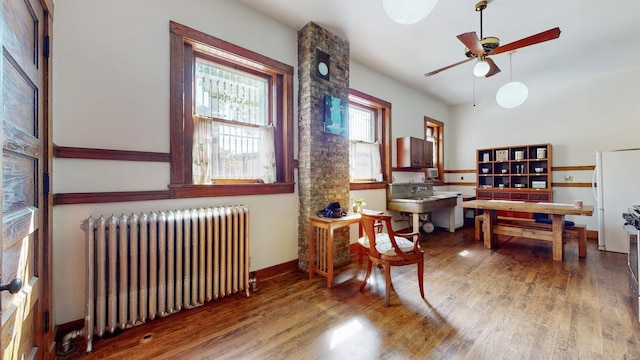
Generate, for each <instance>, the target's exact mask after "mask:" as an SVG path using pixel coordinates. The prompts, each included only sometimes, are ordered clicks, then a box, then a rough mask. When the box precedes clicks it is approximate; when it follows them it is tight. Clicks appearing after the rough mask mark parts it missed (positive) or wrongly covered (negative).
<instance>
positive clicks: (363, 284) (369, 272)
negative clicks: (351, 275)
mask: <svg viewBox="0 0 640 360" xmlns="http://www.w3.org/2000/svg"><path fill="white" fill-rule="evenodd" d="M371 266H372V262H371V260H370V259H367V273H366V275H365V276H364V280H362V284H360V291H362V289H364V287H365V286H366V285H367V280H369V275H371Z"/></svg>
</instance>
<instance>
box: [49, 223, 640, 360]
mask: <svg viewBox="0 0 640 360" xmlns="http://www.w3.org/2000/svg"><path fill="white" fill-rule="evenodd" d="M499 243H500V246H499V248H498V249H497V250H495V251H492V250H488V249H485V248H484V247H483V246H482V243H481V242H479V241H474V240H473V227H465V228H463V229H462V230H458V231H457V232H456V233H454V234H450V233H448V232H446V231H443V230H436V232H434V233H432V234H429V235H428V236H427V238H426V239H424V240H423V241H422V248H423V250H425V252H426V254H425V255H426V256H425V276H424V283H425V297H426V299H424V300H423V299H421V298H420V294H419V291H418V285H417V279H416V276H417V275H416V267H415V266H409V267H404V268H396V267H394V268H392V280H393V283H394V291H393V292H392V295H391V306H390V307H389V308H386V307H385V306H384V274H383V272H382V270H381V269H378V268H374V271H373V274H372V275H371V279H370V283H369V284H368V285H367V287H366V288H365V290H364V291H362V292H360V291H359V290H358V287H359V285H360V282H361V280H362V278H363V276H364V270H365V263H363V264H359V263H358V260H357V257H352V262H351V264H349V265H346V266H343V267H341V268H339V269H337V271H336V273H337V277H336V281H335V285H334V288H332V289H328V288H327V287H326V279H325V278H323V277H320V276H316V277H315V278H314V279H312V280H309V279H308V278H307V274H306V273H303V272H296V273H290V274H285V275H282V276H279V277H276V278H273V279H268V280H261V279H259V282H258V291H256V292H252V294H251V297H250V298H245V297H241V296H236V297H232V298H227V299H223V300H219V301H217V302H213V303H210V304H208V305H205V306H202V307H200V308H197V309H192V310H189V311H186V312H182V313H179V314H175V315H171V316H169V317H166V318H163V319H160V320H156V321H153V322H150V323H148V324H146V325H143V326H139V327H136V328H133V329H129V330H126V331H124V332H123V333H121V334H119V335H116V336H111V337H109V338H101V339H97V340H95V341H94V346H93V347H94V351H93V353H92V354H89V355H79V353H74V354H71V355H68V356H66V357H61V359H65V360H66V359H71V358H83V359H492V360H493V359H505V360H507V359H509V360H511V359H640V324H639V323H638V321H637V314H636V313H635V311H634V310H633V309H632V308H631V297H630V292H629V289H628V276H627V272H626V255H625V254H616V253H608V252H601V251H598V250H597V244H596V243H595V242H594V241H591V240H590V241H588V245H587V247H588V254H587V257H586V258H584V259H580V258H579V257H578V245H577V242H575V241H574V242H571V243H569V244H567V246H566V252H565V261H564V262H562V263H560V262H555V261H553V260H552V258H551V257H552V249H551V243H549V242H543V241H535V240H526V239H519V238H508V237H501V238H500V242H499ZM77 345H78V347H79V348H80V349H83V345H82V344H77Z"/></svg>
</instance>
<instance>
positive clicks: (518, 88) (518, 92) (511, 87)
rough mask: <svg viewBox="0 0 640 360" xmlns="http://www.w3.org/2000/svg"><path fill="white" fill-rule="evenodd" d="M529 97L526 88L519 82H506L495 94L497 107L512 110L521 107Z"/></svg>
mask: <svg viewBox="0 0 640 360" xmlns="http://www.w3.org/2000/svg"><path fill="white" fill-rule="evenodd" d="M528 96H529V89H528V88H527V86H526V85H525V84H523V83H521V82H519V81H512V82H508V83H506V84H504V85H502V86H501V87H500V89H499V90H498V92H497V93H496V101H497V102H498V105H500V106H502V107H503V108H505V109H512V108H514V107H518V106H520V105H522V103H524V102H525V100H527V97H528Z"/></svg>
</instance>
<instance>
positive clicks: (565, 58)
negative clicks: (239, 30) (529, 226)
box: [241, 0, 640, 105]
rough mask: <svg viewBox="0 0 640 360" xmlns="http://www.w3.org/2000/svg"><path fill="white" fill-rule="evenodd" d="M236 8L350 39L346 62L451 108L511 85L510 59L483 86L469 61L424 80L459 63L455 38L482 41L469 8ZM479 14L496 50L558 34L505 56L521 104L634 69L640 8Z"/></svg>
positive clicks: (513, 1)
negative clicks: (411, 14) (422, 11)
mask: <svg viewBox="0 0 640 360" xmlns="http://www.w3.org/2000/svg"><path fill="white" fill-rule="evenodd" d="M241 1H242V2H243V3H245V4H247V5H249V6H251V7H253V8H255V9H257V10H259V11H260V12H263V13H265V14H268V15H270V16H272V17H274V18H276V19H277V20H279V21H280V22H282V23H284V24H286V25H288V26H290V27H291V28H293V29H294V30H299V29H300V28H302V27H303V26H304V25H305V24H307V23H308V22H309V21H313V22H315V23H316V24H318V25H320V26H322V27H324V28H326V29H328V30H330V31H331V32H333V33H334V34H336V35H338V36H340V37H341V38H343V39H345V40H347V41H349V43H350V46H351V58H352V60H355V61H357V62H359V63H362V64H364V65H366V66H368V67H370V68H372V69H375V70H377V71H379V72H381V73H383V74H386V75H388V76H389V77H391V78H394V79H396V80H398V81H401V82H403V83H405V84H407V85H409V86H411V87H412V88H415V89H417V90H419V91H421V92H424V93H426V94H429V95H432V96H434V97H435V98H437V99H439V100H441V101H443V102H444V103H446V104H449V105H457V104H464V103H472V102H474V101H481V100H487V99H488V98H495V93H496V92H497V90H498V89H499V88H500V86H502V85H503V84H505V83H507V82H509V81H510V71H509V57H510V56H509V54H508V53H503V54H499V55H495V56H493V57H492V58H493V60H494V61H495V63H496V64H497V65H498V66H499V67H500V68H501V69H502V72H500V73H499V74H497V75H494V76H492V77H490V78H475V79H474V76H473V74H472V70H473V65H474V64H475V62H474V61H470V62H467V63H465V64H462V65H459V66H457V67H454V68H452V69H449V70H446V71H443V72H441V73H439V74H436V75H434V76H431V77H425V76H424V74H425V73H427V72H430V71H433V70H435V69H438V68H441V67H444V66H446V65H450V64H453V63H455V62H458V61H461V60H464V59H466V57H465V55H464V45H462V43H461V42H460V41H459V40H458V39H457V38H456V36H457V35H459V34H462V33H465V32H470V31H475V32H476V33H477V34H478V35H480V13H478V12H476V11H475V4H476V3H477V1H476V0H440V1H439V2H438V4H437V5H436V7H435V9H434V10H433V12H431V14H429V16H427V18H426V19H424V20H422V21H421V22H419V23H416V24H413V25H400V24H396V23H394V22H392V21H391V20H390V19H389V18H388V17H387V16H386V15H385V13H384V10H383V8H382V0H241ZM482 16H483V36H484V37H487V36H494V37H498V38H499V39H500V44H501V45H504V44H507V43H511V42H513V41H516V40H519V39H521V38H524V37H527V36H530V35H533V34H537V33H539V32H542V31H545V30H549V29H551V28H554V27H559V28H560V30H561V31H562V33H561V35H560V37H559V38H558V39H555V40H551V41H548V42H544V43H540V44H536V45H532V46H529V47H525V48H522V49H520V50H517V51H516V52H515V53H514V54H513V55H511V57H512V65H513V67H512V72H511V77H512V79H513V80H514V81H521V82H523V83H525V84H526V85H527V86H528V87H529V94H530V95H529V96H534V95H533V94H534V93H535V89H536V88H540V89H543V88H544V87H546V86H553V85H554V84H557V83H559V82H565V81H571V80H576V79H579V78H587V77H593V76H598V75H601V74H604V73H607V72H611V71H616V70H619V69H623V68H628V67H633V66H636V65H638V64H640V19H639V17H640V0H607V1H602V0H538V1H530V0H492V1H489V5H488V6H487V9H485V10H484V12H483V15H482ZM474 84H475V100H474ZM540 91H543V90H540Z"/></svg>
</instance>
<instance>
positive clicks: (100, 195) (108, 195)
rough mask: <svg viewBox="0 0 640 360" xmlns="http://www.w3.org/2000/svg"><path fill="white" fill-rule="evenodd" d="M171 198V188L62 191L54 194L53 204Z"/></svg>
mask: <svg viewBox="0 0 640 360" xmlns="http://www.w3.org/2000/svg"><path fill="white" fill-rule="evenodd" d="M170 198H171V197H170V192H169V190H157V191H117V192H86V193H60V194H54V195H53V205H54V206H55V205H69V204H98V203H110V202H125V201H149V200H167V199H170Z"/></svg>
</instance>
